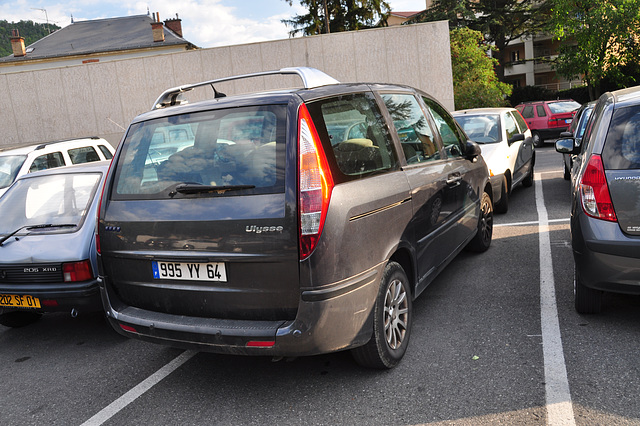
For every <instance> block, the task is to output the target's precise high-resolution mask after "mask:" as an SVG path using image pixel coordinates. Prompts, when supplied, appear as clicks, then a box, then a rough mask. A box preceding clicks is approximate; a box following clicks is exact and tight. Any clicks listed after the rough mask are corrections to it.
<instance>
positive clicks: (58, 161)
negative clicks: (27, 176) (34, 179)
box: [29, 152, 64, 172]
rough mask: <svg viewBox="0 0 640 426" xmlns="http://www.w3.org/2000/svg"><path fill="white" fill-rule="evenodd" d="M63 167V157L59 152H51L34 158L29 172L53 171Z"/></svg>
mask: <svg viewBox="0 0 640 426" xmlns="http://www.w3.org/2000/svg"><path fill="white" fill-rule="evenodd" d="M62 166H64V157H63V156H62V153H61V152H52V153H50V154H44V155H41V156H39V157H36V158H35V160H33V163H31V167H29V172H37V171H38V170H47V169H53V168H56V167H62Z"/></svg>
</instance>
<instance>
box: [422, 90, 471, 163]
mask: <svg viewBox="0 0 640 426" xmlns="http://www.w3.org/2000/svg"><path fill="white" fill-rule="evenodd" d="M422 100H423V101H424V103H425V104H427V106H428V107H429V110H430V111H431V115H432V116H433V119H434V121H435V122H436V126H437V128H438V131H439V132H440V138H441V139H442V144H443V145H444V149H445V151H446V152H447V154H448V155H449V156H450V157H461V156H462V155H463V154H464V149H463V145H464V141H463V139H462V136H461V135H460V133H459V132H458V126H457V125H456V122H455V120H454V119H453V117H451V115H450V114H449V113H448V112H447V110H445V109H444V108H443V107H442V106H441V105H440V104H438V103H437V102H435V101H433V100H432V99H429V98H426V97H423V98H422Z"/></svg>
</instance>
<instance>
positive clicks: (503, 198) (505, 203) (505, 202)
mask: <svg viewBox="0 0 640 426" xmlns="http://www.w3.org/2000/svg"><path fill="white" fill-rule="evenodd" d="M508 186H509V183H508V182H507V178H506V177H505V178H504V180H503V182H502V194H501V195H500V201H499V202H498V203H496V205H495V207H494V210H495V212H496V213H506V212H508V211H509V189H508Z"/></svg>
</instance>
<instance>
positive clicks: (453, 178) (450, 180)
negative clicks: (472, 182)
mask: <svg viewBox="0 0 640 426" xmlns="http://www.w3.org/2000/svg"><path fill="white" fill-rule="evenodd" d="M461 180H462V176H460V174H459V173H456V174H453V175H449V176H447V185H449V186H458V185H460V181H461Z"/></svg>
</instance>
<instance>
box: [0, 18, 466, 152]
mask: <svg viewBox="0 0 640 426" xmlns="http://www.w3.org/2000/svg"><path fill="white" fill-rule="evenodd" d="M291 66H308V67H314V68H318V69H320V70H322V71H324V72H325V73H327V74H329V75H331V76H332V77H334V78H336V79H337V80H339V81H341V82H379V83H400V84H407V85H410V86H414V87H417V88H420V89H422V90H424V91H426V92H427V93H429V94H431V95H432V96H434V97H435V98H436V99H438V100H439V101H440V102H442V103H443V104H444V105H445V106H446V107H447V108H449V109H451V110H452V109H453V106H454V102H453V81H452V75H451V58H450V48H449V27H448V24H447V22H435V23H425V24H418V25H410V26H399V27H390V28H380V29H372V30H365V31H356V32H347V33H337V34H327V35H322V36H314V37H301V38H292V39H286V40H278V41H271V42H263V43H254V44H245V45H237V46H229V47H217V48H210V49H201V50H194V51H188V52H181V53H173V54H166V55H158V56H154V57H145V58H136V59H126V60H120V61H113V62H103V63H93V64H86V65H80V66H69V67H63V68H54V69H48V70H38V71H26V72H17V73H10V74H2V75H0V93H4V94H5V96H4V102H3V104H2V106H0V128H1V130H2V138H1V139H0V145H9V144H25V143H32V142H33V143H37V142H44V141H49V140H58V139H67V138H73V137H81V136H92V135H97V136H101V137H103V138H105V139H107V140H108V141H109V142H111V144H112V145H114V146H116V145H117V144H118V142H119V140H120V138H121V137H122V135H123V133H124V131H125V129H126V127H127V126H128V124H129V122H130V121H131V119H133V118H134V117H135V116H136V115H138V114H140V113H142V112H145V111H148V110H149V109H150V108H151V105H152V104H153V102H154V101H155V100H156V98H157V97H158V95H159V94H160V93H162V92H163V91H164V90H165V89H167V88H169V87H174V86H178V85H181V84H186V83H195V82H199V81H205V80H211V79H215V78H221V77H226V76H230V75H238V74H247V73H251V72H258V71H265V70H273V69H279V68H284V67H291ZM296 80H297V78H295V77H290V76H288V77H271V76H269V77H260V78H255V79H248V80H241V81H237V82H228V83H223V84H220V86H219V87H218V86H216V89H217V90H219V91H222V92H224V93H226V94H227V95H232V94H235V93H243V92H249V91H255V90H265V89H270V88H278V87H283V86H285V87H291V86H293V87H299V86H300V83H298V82H296ZM195 92H197V91H194V93H193V94H190V95H191V98H190V99H189V100H190V101H195V100H200V99H204V98H206V97H211V90H210V89H209V93H206V92H204V91H200V92H197V93H195Z"/></svg>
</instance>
